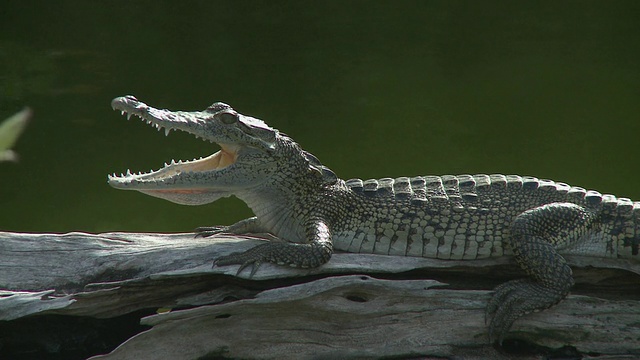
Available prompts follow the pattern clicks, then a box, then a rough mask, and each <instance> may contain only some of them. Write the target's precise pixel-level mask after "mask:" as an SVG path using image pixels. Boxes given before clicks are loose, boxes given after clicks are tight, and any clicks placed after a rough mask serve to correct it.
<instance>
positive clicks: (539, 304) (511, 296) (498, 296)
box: [485, 279, 568, 345]
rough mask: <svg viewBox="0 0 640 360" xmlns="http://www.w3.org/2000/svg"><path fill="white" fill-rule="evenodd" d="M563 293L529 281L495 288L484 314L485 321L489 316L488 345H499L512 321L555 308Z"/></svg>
mask: <svg viewBox="0 0 640 360" xmlns="http://www.w3.org/2000/svg"><path fill="white" fill-rule="evenodd" d="M567 293H568V291H563V290H560V289H553V288H548V287H545V286H542V285H540V284H538V283H536V282H534V281H532V280H530V279H519V280H512V281H508V282H506V283H504V284H501V285H499V286H498V287H496V288H495V291H494V294H493V297H492V298H491V300H489V303H488V304H487V308H486V311H485V321H486V319H488V318H489V317H491V316H493V317H492V318H491V323H490V325H489V341H490V342H491V343H494V342H495V341H498V343H499V344H500V345H502V341H503V340H504V336H505V335H506V334H507V332H508V331H509V329H510V328H511V325H513V322H514V321H515V320H516V319H518V318H519V317H521V316H523V315H526V314H529V313H532V312H535V311H540V310H544V309H547V308H549V307H551V306H553V305H555V304H557V303H558V302H559V301H560V300H562V299H563V298H564V297H565V296H566V295H567Z"/></svg>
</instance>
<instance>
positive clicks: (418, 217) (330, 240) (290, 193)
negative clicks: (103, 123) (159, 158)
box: [108, 95, 640, 343]
mask: <svg viewBox="0 0 640 360" xmlns="http://www.w3.org/2000/svg"><path fill="white" fill-rule="evenodd" d="M111 105H112V107H113V109H114V110H119V111H121V112H122V114H123V115H125V114H126V115H127V118H130V117H131V116H132V115H135V116H137V117H139V118H141V119H142V120H143V121H146V122H147V123H148V124H150V125H152V126H154V127H156V128H157V129H158V130H159V131H160V130H162V129H164V131H165V134H166V135H168V134H169V132H170V131H174V130H181V131H185V132H187V133H190V134H192V135H194V136H196V137H197V138H202V139H203V140H205V141H209V142H211V143H216V144H218V145H219V146H220V151H218V152H216V153H214V154H212V155H210V156H207V157H203V158H200V159H194V160H193V161H182V160H180V161H177V162H176V161H175V160H172V161H171V162H170V163H168V164H167V163H165V165H164V167H162V168H161V169H159V170H157V171H151V172H148V173H142V172H140V173H132V172H131V171H130V170H127V172H126V173H125V174H120V175H116V174H115V173H114V174H113V175H109V176H108V183H109V184H110V185H111V186H112V187H114V188H117V189H126V190H136V191H139V192H142V193H144V194H148V195H151V196H155V197H158V198H162V199H166V200H169V201H172V202H175V203H178V204H185V205H200V204H205V203H210V202H213V201H216V200H217V199H219V198H221V197H228V196H231V195H235V196H236V197H238V198H240V199H241V200H243V201H244V202H245V203H246V204H247V205H248V206H249V207H250V208H251V209H252V211H253V212H254V214H255V216H254V217H250V218H248V219H244V220H241V221H239V222H237V223H235V224H233V225H230V226H213V227H202V228H198V229H196V230H195V231H196V234H197V235H196V236H211V235H214V234H218V233H231V234H246V233H270V234H272V235H273V236H274V237H276V238H277V239H279V240H283V241H273V242H265V243H264V244H261V245H258V246H256V247H254V248H251V249H249V250H247V251H245V252H239V253H234V254H230V255H227V256H223V257H220V258H218V259H216V260H214V266H225V265H232V264H239V265H240V267H239V269H238V274H240V272H242V271H243V269H245V268H247V267H248V266H251V275H253V274H254V273H255V272H256V270H257V269H258V267H259V266H260V264H261V263H263V262H270V263H275V264H280V265H288V266H292V267H299V268H313V267H318V266H321V265H322V264H324V263H326V262H327V261H329V259H330V258H331V255H332V253H333V251H334V250H339V251H346V252H353V253H367V254H382V255H392V256H416V257H427V258H437V259H455V260H475V259H483V258H489V257H500V256H511V257H513V258H514V259H515V262H516V263H517V264H518V265H519V266H520V267H521V268H522V269H523V270H524V272H525V273H526V277H525V278H522V279H516V280H511V281H508V282H505V283H503V284H501V285H499V286H497V287H496V288H495V289H494V292H493V295H492V297H491V299H490V300H489V301H488V304H487V307H486V314H485V315H486V316H487V318H489V319H490V322H489V326H488V337H489V341H490V342H491V343H493V342H495V341H498V342H499V343H502V341H503V339H504V336H505V334H507V333H508V331H509V330H510V328H511V326H512V324H513V323H514V321H515V320H516V319H518V318H520V317H521V316H523V315H525V314H528V313H531V312H534V311H539V310H544V309H547V308H549V307H551V306H553V305H555V304H557V303H558V302H560V301H561V300H562V299H563V298H565V297H566V295H567V294H568V293H569V291H570V289H571V287H572V286H573V285H574V279H573V276H572V270H571V268H570V266H569V265H568V263H567V261H566V260H565V258H564V257H563V255H566V254H577V255H582V256H593V257H598V258H625V259H630V260H631V261H639V258H640V257H639V256H638V248H639V245H640V202H633V201H631V200H630V199H628V198H617V197H615V196H613V195H607V194H601V193H599V192H597V191H593V190H589V191H587V190H585V189H584V188H581V187H576V186H569V185H567V184H565V183H561V182H555V181H551V180H544V179H538V178H535V177H530V176H519V175H501V174H492V175H485V174H478V175H456V176H454V175H444V176H414V177H398V178H381V179H370V180H361V179H350V180H342V179H340V178H339V177H338V176H336V174H335V173H334V172H333V171H331V170H330V169H329V168H328V167H326V166H324V165H323V164H322V163H321V162H320V161H319V160H318V159H317V158H316V157H315V156H314V155H312V154H311V153H309V152H307V151H305V150H303V149H302V148H301V147H300V145H298V144H297V143H296V142H295V141H294V140H292V139H291V138H290V137H289V136H287V135H285V134H284V133H282V132H279V131H278V130H276V129H274V128H272V127H270V126H269V125H267V124H266V123H265V122H263V121H262V120H259V119H257V118H254V117H250V116H246V115H242V114H240V113H238V112H237V111H235V110H234V109H233V108H232V107H231V106H229V105H227V104H224V103H221V102H216V103H214V104H213V105H211V106H209V107H208V108H206V109H205V110H203V111H193V112H188V111H170V110H161V109H156V108H153V107H151V106H148V105H146V104H145V103H143V102H141V101H139V100H137V99H136V98H135V97H133V96H130V95H129V96H124V97H118V98H115V99H114V100H113V101H112V103H111Z"/></svg>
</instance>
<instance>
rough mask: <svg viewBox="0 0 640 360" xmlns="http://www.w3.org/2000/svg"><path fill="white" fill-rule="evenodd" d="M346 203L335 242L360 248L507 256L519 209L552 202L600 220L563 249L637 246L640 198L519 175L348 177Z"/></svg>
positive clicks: (608, 250)
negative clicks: (636, 200)
mask: <svg viewBox="0 0 640 360" xmlns="http://www.w3.org/2000/svg"><path fill="white" fill-rule="evenodd" d="M345 185H346V187H347V188H348V189H349V190H348V193H349V199H348V202H349V203H350V204H349V205H347V208H346V212H345V213H346V215H344V214H343V216H339V217H338V218H337V219H336V224H335V226H334V237H333V243H334V247H335V248H336V249H338V250H343V251H348V252H357V253H377V254H388V255H404V256H421V257H430V258H440V259H479V258H487V257H494V256H502V255H505V254H506V255H510V254H511V249H509V248H508V247H507V246H505V243H507V242H505V240H506V239H508V237H509V229H510V227H511V225H512V222H513V220H514V218H515V217H516V216H518V215H519V214H521V213H523V212H524V211H526V210H529V209H532V208H535V207H538V206H541V205H544V204H551V203H573V204H577V205H580V206H582V207H584V208H586V209H588V210H589V211H592V212H593V213H595V214H597V216H598V217H599V219H600V223H599V227H598V229H597V230H596V231H593V232H591V233H589V234H588V235H587V237H588V238H585V239H583V241H580V242H579V243H578V244H577V245H575V246H573V247H572V248H567V249H565V250H564V252H565V253H570V252H575V253H579V254H583V255H591V256H606V257H627V256H631V255H632V254H633V253H637V251H638V239H637V236H638V235H637V234H638V233H639V231H638V229H637V228H636V223H637V222H638V221H637V218H639V217H640V203H635V204H634V203H633V202H632V201H631V200H629V199H625V198H616V197H614V196H612V195H602V194H600V193H598V192H595V191H586V190H585V189H583V188H579V187H572V186H569V185H567V184H564V183H558V182H553V181H550V180H540V179H537V178H533V177H521V176H517V175H506V176H505V175H473V176H472V175H458V176H452V175H445V176H441V177H440V176H424V177H423V176H418V177H412V178H408V177H401V178H396V179H391V178H384V179H377V180H375V179H371V180H365V181H362V180H360V179H351V180H348V181H346V183H345Z"/></svg>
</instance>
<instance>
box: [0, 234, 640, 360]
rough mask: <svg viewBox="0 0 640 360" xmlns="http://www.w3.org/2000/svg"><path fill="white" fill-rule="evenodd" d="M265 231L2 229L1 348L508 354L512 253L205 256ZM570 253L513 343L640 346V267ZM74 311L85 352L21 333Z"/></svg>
mask: <svg viewBox="0 0 640 360" xmlns="http://www.w3.org/2000/svg"><path fill="white" fill-rule="evenodd" d="M259 241H261V240H258V239H256V238H249V237H229V236H216V237H213V238H205V239H203V238H194V237H193V235H192V234H132V233H106V234H98V235H95V234H84V233H70V234H64V235H54V234H18V233H0V354H4V355H9V356H8V358H20V357H22V358H46V357H47V356H49V357H51V358H54V357H56V356H57V358H73V357H75V358H86V357H89V356H92V355H95V357H93V358H94V359H110V360H111V359H197V358H212V359H213V358H245V359H246V358H265V359H267V358H269V359H286V358H291V359H294V358H295V359H300V358H314V359H323V358H326V359H332V358H358V359H361V358H380V357H389V358H424V357H444V358H450V357H457V358H463V359H467V358H468V359H481V358H491V357H493V358H510V356H511V355H509V354H505V350H504V349H501V350H500V351H498V350H496V348H494V347H493V346H491V345H489V344H487V342H488V339H487V331H486V325H485V322H484V309H485V306H486V303H487V300H488V299H489V297H490V295H491V289H492V288H493V287H494V286H496V285H497V284H500V283H502V282H504V281H506V280H508V279H513V278H518V277H522V276H523V273H522V272H521V271H520V270H519V269H518V267H517V266H515V265H514V264H513V263H512V262H511V259H509V258H497V259H487V260H477V261H442V260H434V259H423V258H409V257H398V256H382V255H363V254H335V255H334V256H333V257H332V259H331V261H329V263H328V264H326V265H324V266H322V267H320V268H317V269H308V270H301V269H291V268H285V267H279V266H275V265H271V264H264V265H262V267H261V268H260V270H258V272H257V273H256V275H255V276H254V277H253V278H251V279H249V278H248V277H247V276H248V273H249V271H245V272H243V273H242V274H241V275H240V276H238V277H236V276H235V272H236V271H237V269H238V266H226V267H217V268H213V269H212V268H211V263H212V260H213V259H214V258H216V257H218V256H221V255H226V254H229V253H232V252H236V251H243V250H245V249H248V248H250V247H253V246H255V245H256V244H258V243H259ZM567 259H568V261H569V262H570V263H571V264H572V266H573V269H574V275H575V278H576V282H577V285H576V287H575V288H574V291H573V292H572V295H570V296H569V297H568V298H567V300H565V301H563V302H562V303H560V304H559V305H557V306H555V307H553V308H551V309H549V310H547V311H543V312H540V313H535V314H530V315H528V316H525V317H523V318H522V319H520V320H518V321H516V323H515V325H514V327H513V328H512V330H511V332H510V334H509V335H508V338H509V340H507V341H505V348H507V349H509V348H510V347H513V346H514V344H523V343H524V344H527V345H528V346H527V347H524V348H523V347H521V346H518V350H517V351H519V352H521V357H519V358H524V359H529V358H530V359H539V358H543V357H542V356H545V357H546V358H549V356H551V357H553V356H557V357H560V356H565V355H566V356H573V357H574V358H576V357H577V358H579V357H580V356H583V357H587V356H590V357H594V358H606V359H613V358H620V359H622V358H629V359H631V358H634V356H635V357H637V356H640V325H639V324H640V300H639V299H640V266H639V265H638V264H632V263H629V262H624V261H619V260H613V259H594V258H586V257H568V258H567ZM158 309H161V311H159V312H160V313H157V312H158V311H157V310H158ZM170 309H171V311H169V310H170ZM145 315H148V316H145ZM143 316H144V317H143ZM140 317H143V318H142V319H141V322H140V323H141V325H139V326H138V325H136V324H137V323H138V319H139V318H140ZM79 319H82V321H83V324H85V328H83V329H87V330H83V332H84V334H85V336H84V337H83V338H82V339H83V340H78V341H85V344H84V345H83V346H82V351H80V352H69V351H68V350H67V349H68V348H73V349H77V348H78V344H67V343H56V340H53V341H50V342H49V343H48V346H44V347H43V349H42V350H38V351H36V352H35V353H34V346H33V344H41V343H42V339H40V338H39V337H43V336H44V337H46V336H49V335H50V334H49V335H48V334H46V333H42V332H34V333H32V336H33V339H25V338H24V336H16V334H22V333H25V331H26V330H25V329H29V327H28V326H27V325H25V324H29V323H30V322H31V323H37V322H38V321H40V322H41V323H42V321H48V322H52V323H54V324H56V325H57V326H52V327H51V330H50V331H57V332H58V333H59V335H60V338H65V339H69V338H72V339H73V338H74V336H66V337H65V336H63V335H64V334H65V331H71V330H70V329H71V328H73V327H74V326H77V322H78V321H79ZM65 324H67V325H68V326H65ZM104 324H110V325H109V326H107V327H106V330H105V333H108V334H121V335H119V336H120V338H117V339H115V340H114V342H113V344H106V343H105V342H104V341H102V342H101V341H99V339H101V337H100V336H99V335H96V336H94V337H90V336H88V335H86V334H87V333H91V334H92V332H91V331H93V330H95V331H97V330H96V329H97V328H100V327H104ZM32 326H33V325H32ZM36 327H37V326H35V327H34V328H36ZM40 327H41V328H42V326H40ZM122 328H127V329H129V330H128V331H120V330H122ZM47 329H49V328H48V327H47ZM26 332H27V333H28V331H26ZM96 334H99V333H96ZM18 337H19V338H20V341H22V342H20V341H18V340H16V338H18ZM76 337H77V336H76ZM102 339H103V340H104V338H102ZM514 339H517V340H514ZM125 340H126V341H125ZM16 341H18V342H16ZM30 341H31V343H30ZM121 342H122V344H121V345H120V346H119V347H117V348H116V349H115V350H114V349H113V348H114V347H115V346H116V345H118V344H120V343H121ZM92 345H95V346H92ZM65 346H66V347H65ZM74 346H75V347H74ZM36 348H37V347H36ZM38 349H39V348H38ZM65 351H67V353H65ZM512 351H515V350H513V349H512ZM522 352H524V355H522ZM99 354H102V355H99ZM554 354H556V355H554ZM598 356H600V357H598ZM3 358H4V357H3Z"/></svg>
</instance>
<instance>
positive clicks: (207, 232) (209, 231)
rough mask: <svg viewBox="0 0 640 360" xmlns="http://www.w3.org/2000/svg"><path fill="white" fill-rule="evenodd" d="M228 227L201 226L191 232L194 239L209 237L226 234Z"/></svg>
mask: <svg viewBox="0 0 640 360" xmlns="http://www.w3.org/2000/svg"><path fill="white" fill-rule="evenodd" d="M228 229H229V227H228V226H201V227H197V228H195V229H194V230H193V232H195V233H196V237H209V236H213V235H217V234H222V233H225V232H228Z"/></svg>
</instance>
